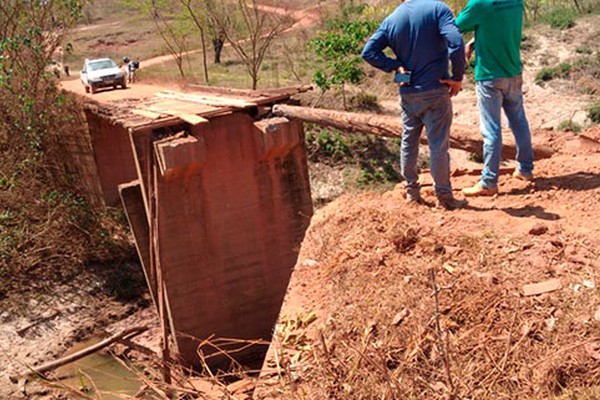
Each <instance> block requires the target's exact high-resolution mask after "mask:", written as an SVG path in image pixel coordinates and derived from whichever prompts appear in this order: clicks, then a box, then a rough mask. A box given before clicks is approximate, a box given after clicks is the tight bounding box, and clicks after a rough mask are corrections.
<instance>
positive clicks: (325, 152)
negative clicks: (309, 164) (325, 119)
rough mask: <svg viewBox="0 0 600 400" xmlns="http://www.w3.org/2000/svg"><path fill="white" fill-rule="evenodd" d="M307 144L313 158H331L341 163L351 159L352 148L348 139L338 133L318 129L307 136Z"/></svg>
mask: <svg viewBox="0 0 600 400" xmlns="http://www.w3.org/2000/svg"><path fill="white" fill-rule="evenodd" d="M306 142H307V146H308V149H309V153H310V156H311V158H315V157H316V158H320V157H325V158H330V159H332V161H341V160H342V159H344V158H347V157H350V155H351V152H350V146H349V145H348V143H346V138H344V136H342V134H341V133H339V132H338V131H330V130H327V129H318V130H315V131H309V132H308V133H307V134H306Z"/></svg>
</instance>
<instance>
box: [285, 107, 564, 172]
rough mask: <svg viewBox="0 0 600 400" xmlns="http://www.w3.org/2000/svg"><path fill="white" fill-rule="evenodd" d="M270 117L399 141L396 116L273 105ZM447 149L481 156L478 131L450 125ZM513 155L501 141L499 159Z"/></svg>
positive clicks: (539, 154)
mask: <svg viewBox="0 0 600 400" xmlns="http://www.w3.org/2000/svg"><path fill="white" fill-rule="evenodd" d="M273 114H275V115H277V116H280V117H286V118H295V119H299V120H302V121H306V122H312V123H315V124H318V125H322V126H328V127H332V128H336V129H340V130H343V131H347V132H352V133H368V134H372V135H377V136H385V137H392V138H401V137H402V121H401V119H400V117H399V116H397V117H396V116H390V115H378V114H368V113H352V112H346V111H335V110H324V109H319V108H308V107H299V106H290V105H286V104H276V105H275V106H273ZM421 143H423V144H427V136H426V135H421ZM450 147H452V148H455V149H459V150H464V151H468V152H470V153H478V154H481V153H482V149H483V139H482V137H481V134H480V133H479V129H478V128H477V127H473V126H467V125H459V124H453V125H452V128H451V131H450ZM533 152H534V155H535V158H536V159H537V160H539V159H542V158H549V157H551V156H552V154H554V150H553V149H551V148H549V147H547V146H534V147H533ZM516 154H517V149H516V147H515V144H514V142H512V141H511V139H510V138H506V137H505V138H504V145H503V146H502V158H505V159H515V158H516Z"/></svg>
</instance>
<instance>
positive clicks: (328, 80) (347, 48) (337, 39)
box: [308, 20, 378, 108]
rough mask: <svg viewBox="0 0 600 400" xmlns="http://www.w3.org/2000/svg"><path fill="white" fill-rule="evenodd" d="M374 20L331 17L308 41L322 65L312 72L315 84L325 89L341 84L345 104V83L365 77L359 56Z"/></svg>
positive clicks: (374, 26) (372, 29)
mask: <svg viewBox="0 0 600 400" xmlns="http://www.w3.org/2000/svg"><path fill="white" fill-rule="evenodd" d="M377 26H378V22H375V21H366V20H361V21H330V22H329V27H328V28H327V29H326V30H325V31H323V32H321V33H319V35H317V37H316V38H314V39H313V40H311V41H310V42H309V44H308V45H309V47H310V48H311V49H312V50H313V51H314V53H315V54H316V55H317V57H318V58H319V60H320V61H322V62H324V63H325V67H324V68H321V69H318V70H317V71H316V72H315V74H314V77H313V79H314V81H315V84H316V85H317V86H318V87H319V89H321V91H326V90H329V89H331V88H332V87H334V86H336V87H340V88H341V89H342V95H343V98H344V108H346V97H345V90H344V86H345V85H346V84H348V83H353V84H357V83H359V82H360V81H361V80H362V78H363V77H364V75H365V73H364V71H363V69H362V68H363V65H364V63H363V61H362V59H361V57H360V53H361V51H362V47H363V45H364V42H365V41H366V39H367V38H368V37H369V36H370V35H371V34H372V33H373V32H374V31H375V29H376V28H377Z"/></svg>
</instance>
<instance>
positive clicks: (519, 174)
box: [512, 168, 533, 182]
mask: <svg viewBox="0 0 600 400" xmlns="http://www.w3.org/2000/svg"><path fill="white" fill-rule="evenodd" d="M512 176H513V177H514V178H517V179H519V180H522V181H526V182H532V181H533V172H523V171H521V170H519V169H518V168H517V169H515V172H513V174H512Z"/></svg>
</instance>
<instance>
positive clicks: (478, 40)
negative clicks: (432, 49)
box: [456, 0, 523, 81]
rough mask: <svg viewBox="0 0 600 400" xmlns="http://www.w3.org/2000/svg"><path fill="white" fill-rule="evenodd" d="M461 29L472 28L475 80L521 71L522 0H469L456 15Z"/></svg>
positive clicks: (510, 75) (517, 73)
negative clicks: (473, 32) (473, 34)
mask: <svg viewBox="0 0 600 400" xmlns="http://www.w3.org/2000/svg"><path fill="white" fill-rule="evenodd" d="M456 25H457V26H458V29H460V31H461V32H470V31H475V80H476V81H485V80H489V79H494V78H511V77H513V76H517V75H519V74H520V73H521V70H522V65H521V55H520V50H521V34H522V32H523V0H469V2H468V3H467V5H466V7H465V9H464V10H462V12H461V13H460V14H459V16H458V17H457V18H456Z"/></svg>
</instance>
